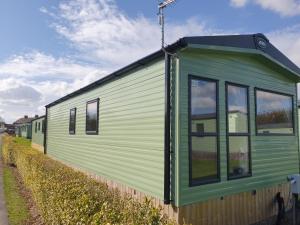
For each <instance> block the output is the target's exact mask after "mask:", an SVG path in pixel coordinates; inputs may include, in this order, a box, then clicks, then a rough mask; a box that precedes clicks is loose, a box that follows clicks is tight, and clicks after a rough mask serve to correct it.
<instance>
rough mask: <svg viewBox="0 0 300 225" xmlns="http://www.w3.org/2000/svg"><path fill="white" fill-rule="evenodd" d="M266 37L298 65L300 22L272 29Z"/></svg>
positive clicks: (299, 59)
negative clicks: (283, 27)
mask: <svg viewBox="0 0 300 225" xmlns="http://www.w3.org/2000/svg"><path fill="white" fill-rule="evenodd" d="M267 37H268V38H269V39H270V41H271V42H272V43H273V44H274V45H275V46H276V47H278V48H279V49H280V50H281V51H282V52H283V53H284V54H285V55H287V56H288V57H289V58H290V59H291V60H292V61H293V62H294V63H295V64H296V65H298V67H300V54H299V52H300V24H298V25H295V26H291V27H287V28H285V29H281V30H277V31H273V32H271V33H269V34H267Z"/></svg>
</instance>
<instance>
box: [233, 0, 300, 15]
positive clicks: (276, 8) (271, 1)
mask: <svg viewBox="0 0 300 225" xmlns="http://www.w3.org/2000/svg"><path fill="white" fill-rule="evenodd" d="M247 3H253V4H256V5H259V6H260V7H262V8H263V9H267V10H271V11H273V12H275V13H278V14H279V15H281V16H296V15H300V1H299V0H284V1H283V0H230V5H231V6H233V7H244V6H245V5H246V4H247Z"/></svg>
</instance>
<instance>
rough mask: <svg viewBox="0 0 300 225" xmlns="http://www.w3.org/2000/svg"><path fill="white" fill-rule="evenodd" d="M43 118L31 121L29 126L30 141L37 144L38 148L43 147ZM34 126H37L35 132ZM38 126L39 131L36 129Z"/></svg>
mask: <svg viewBox="0 0 300 225" xmlns="http://www.w3.org/2000/svg"><path fill="white" fill-rule="evenodd" d="M44 120H45V118H43V117H42V118H39V119H36V120H34V121H32V123H31V125H32V128H31V133H32V139H31V141H32V142H33V143H35V144H38V145H40V146H44V133H43V121H44ZM35 124H37V130H36V131H35V126H36V125H35ZM38 124H40V129H38V127H39V126H38Z"/></svg>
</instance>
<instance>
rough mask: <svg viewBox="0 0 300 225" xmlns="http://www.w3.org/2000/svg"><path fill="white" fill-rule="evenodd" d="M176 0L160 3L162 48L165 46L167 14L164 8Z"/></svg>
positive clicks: (166, 0)
mask: <svg viewBox="0 0 300 225" xmlns="http://www.w3.org/2000/svg"><path fill="white" fill-rule="evenodd" d="M175 1H176V0H165V1H164V2H161V3H159V4H158V16H159V24H160V26H161V48H162V49H164V47H165V14H164V9H165V8H166V7H167V6H168V5H170V4H172V3H174V2H175Z"/></svg>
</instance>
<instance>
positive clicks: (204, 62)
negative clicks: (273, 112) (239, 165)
mask: <svg viewBox="0 0 300 225" xmlns="http://www.w3.org/2000/svg"><path fill="white" fill-rule="evenodd" d="M270 65H271V64H270ZM270 65H269V64H265V63H262V62H261V61H259V60H258V58H255V57H250V56H245V55H233V54H231V55H229V54H227V55H226V54H221V53H218V54H216V53H208V52H206V53H201V52H200V51H189V50H187V51H184V52H182V53H181V55H180V65H179V67H180V72H179V75H178V78H177V81H176V82H177V84H176V85H177V93H176V94H177V97H176V101H175V104H176V109H177V111H176V118H177V121H178V122H176V123H177V126H176V128H175V130H176V137H177V140H176V141H175V142H176V143H177V145H176V154H178V157H177V160H178V163H177V170H176V171H177V175H176V177H177V188H178V189H179V190H178V191H177V195H176V204H177V205H185V204H190V203H195V202H199V201H204V200H207V199H211V198H216V197H221V196H224V195H229V194H233V193H239V192H243V191H251V190H254V189H259V188H262V187H266V186H271V185H274V184H279V183H283V182H286V177H287V175H289V174H292V173H298V172H299V159H298V147H299V146H298V117H297V116H296V115H297V107H295V108H294V109H295V111H294V113H295V117H294V118H295V133H296V134H295V135H294V136H256V134H255V97H254V87H259V88H264V89H269V90H273V91H279V92H284V93H288V94H292V95H293V96H294V104H295V106H296V86H295V85H296V84H295V83H296V82H295V81H293V80H291V79H289V76H288V74H283V73H282V71H280V72H278V71H277V70H275V69H273V68H272V67H271V66H270ZM189 74H192V75H195V76H201V77H207V78H213V79H217V80H219V96H218V97H219V106H218V107H219V108H218V109H219V127H220V167H221V171H220V172H221V182H218V183H213V184H206V185H200V186H195V187H189V160H188V75H189ZM225 81H230V82H235V83H238V84H244V85H248V86H250V88H249V91H250V93H249V97H250V99H249V101H250V130H251V153H252V177H249V178H242V179H238V180H231V181H228V180H227V156H226V114H225V113H226V111H225ZM178 105H179V106H178Z"/></svg>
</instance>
